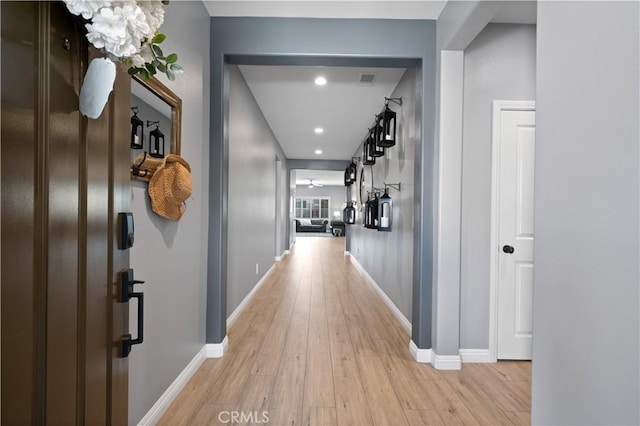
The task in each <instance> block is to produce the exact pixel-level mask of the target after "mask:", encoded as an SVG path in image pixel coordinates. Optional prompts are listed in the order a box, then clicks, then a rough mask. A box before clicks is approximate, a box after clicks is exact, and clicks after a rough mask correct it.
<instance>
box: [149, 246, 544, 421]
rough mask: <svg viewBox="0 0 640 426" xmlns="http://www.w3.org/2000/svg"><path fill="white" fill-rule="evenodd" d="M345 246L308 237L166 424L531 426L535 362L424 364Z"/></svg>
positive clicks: (278, 269)
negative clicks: (238, 415) (241, 417)
mask: <svg viewBox="0 0 640 426" xmlns="http://www.w3.org/2000/svg"><path fill="white" fill-rule="evenodd" d="M343 244H344V240H343V239H342V238H299V239H298V241H297V242H296V245H295V248H294V250H292V252H291V255H289V256H288V257H287V258H285V259H284V260H283V261H282V262H279V263H278V264H277V266H276V269H275V271H274V273H272V275H271V276H270V277H269V279H268V280H267V281H266V282H265V283H264V285H263V287H262V288H261V289H260V290H259V291H258V292H257V293H256V296H255V297H254V299H253V300H252V302H251V303H250V304H249V305H248V307H247V308H246V309H245V311H244V312H243V313H242V314H241V315H240V317H239V318H238V320H237V321H236V322H235V324H234V325H233V326H232V327H231V329H230V330H229V350H228V352H227V353H226V354H225V355H224V357H223V358H220V359H208V360H206V361H205V362H204V364H203V365H202V367H201V368H200V370H199V371H198V372H197V373H196V374H195V375H194V377H193V378H192V379H191V381H190V382H189V383H188V384H187V385H186V387H185V388H184V390H183V391H182V393H181V394H180V395H179V396H178V398H177V399H176V400H175V401H174V403H173V404H172V405H171V407H170V408H169V409H168V410H167V412H166V413H165V415H164V417H163V418H162V421H161V422H160V424H162V425H205V424H207V425H209V424H237V423H232V422H229V423H222V422H221V420H222V421H228V419H229V416H230V415H231V414H230V413H231V412H232V411H238V412H244V413H245V414H246V415H250V414H251V413H253V416H254V417H253V419H254V423H255V424H269V425H302V424H304V425H316V424H317V425H406V424H410V425H454V424H455V425H475V424H483V425H510V424H529V423H530V414H529V413H530V400H531V392H530V388H531V385H530V377H531V365H530V363H529V362H499V363H497V364H464V365H463V368H462V370H461V371H438V370H435V369H434V368H433V367H431V365H429V364H418V363H416V362H415V361H414V360H413V359H412V357H411V355H410V354H409V349H408V347H409V336H408V335H407V334H406V332H405V331H404V329H403V328H402V326H401V325H400V323H399V322H398V321H397V320H396V319H395V317H393V315H392V314H391V312H390V311H389V309H388V308H387V307H386V306H385V305H384V303H383V302H382V300H381V299H380V298H379V296H378V295H377V294H376V293H375V292H374V291H373V290H372V289H371V288H370V287H369V286H368V284H367V283H366V281H365V280H364V279H363V278H362V277H361V276H360V274H359V273H358V272H357V271H356V270H355V269H354V267H353V266H351V264H350V262H349V258H348V257H347V258H345V257H344V254H343V250H344V249H343ZM226 412H229V413H226ZM263 412H267V414H266V416H267V417H268V419H269V421H268V423H265V421H264V420H266V419H265V418H262V413H263ZM221 413H222V414H221ZM245 419H246V417H245ZM245 422H246V420H245ZM240 424H242V422H240ZM245 424H246V423H245Z"/></svg>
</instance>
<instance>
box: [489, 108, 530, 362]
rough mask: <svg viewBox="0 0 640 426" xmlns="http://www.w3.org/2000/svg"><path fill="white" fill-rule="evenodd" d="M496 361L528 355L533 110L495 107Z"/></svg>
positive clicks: (522, 357)
mask: <svg viewBox="0 0 640 426" xmlns="http://www.w3.org/2000/svg"><path fill="white" fill-rule="evenodd" d="M499 141H500V147H499V163H498V164H499V185H498V187H499V189H498V191H499V205H498V243H499V247H496V249H498V250H499V254H498V274H497V278H498V345H497V357H498V358H499V359H531V345H532V337H533V330H532V329H533V309H532V304H533V239H534V230H533V202H534V200H533V182H534V180H533V171H534V152H535V111H531V110H529V111H520V110H501V111H500V139H499Z"/></svg>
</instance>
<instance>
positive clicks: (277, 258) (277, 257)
mask: <svg viewBox="0 0 640 426" xmlns="http://www.w3.org/2000/svg"><path fill="white" fill-rule="evenodd" d="M288 254H289V250H285V251H283V252H282V254H281V255H280V256H276V257H275V258H274V259H275V260H276V262H280V261H281V260H282V259H284V258H285V257H287V255H288Z"/></svg>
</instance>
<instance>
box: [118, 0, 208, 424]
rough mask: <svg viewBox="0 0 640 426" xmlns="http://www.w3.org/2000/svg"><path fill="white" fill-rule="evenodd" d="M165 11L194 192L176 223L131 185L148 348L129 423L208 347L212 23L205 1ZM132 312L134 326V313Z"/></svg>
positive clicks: (141, 353)
mask: <svg viewBox="0 0 640 426" xmlns="http://www.w3.org/2000/svg"><path fill="white" fill-rule="evenodd" d="M166 11H167V13H166V20H165V23H164V25H163V26H162V31H163V32H164V33H166V34H167V40H166V41H165V42H164V43H163V49H165V51H172V52H176V53H178V56H179V63H180V64H181V65H183V66H184V68H185V70H186V71H185V74H183V75H180V76H178V78H177V79H176V81H175V82H170V81H167V80H166V79H163V78H162V77H161V78H160V79H161V80H162V81H163V82H164V83H165V84H166V85H167V86H168V87H169V88H170V89H171V90H173V91H174V92H175V93H176V94H177V95H178V96H179V97H181V98H182V101H183V104H182V105H183V114H182V156H183V157H184V158H185V159H186V160H187V161H188V162H189V164H190V165H191V177H192V180H193V194H192V196H191V198H190V199H189V200H188V201H187V210H186V212H185V214H184V216H183V217H182V219H180V221H179V222H177V223H176V222H172V221H169V220H166V219H162V218H160V217H159V216H157V215H156V214H155V213H153V212H152V211H151V209H150V207H149V201H148V196H147V191H146V189H147V185H146V184H145V183H141V182H132V190H131V197H132V202H131V208H132V211H133V213H134V215H135V225H136V241H135V245H134V246H133V248H132V249H131V267H132V268H134V270H135V276H136V278H137V279H141V280H145V281H146V282H145V284H143V285H142V286H141V287H140V288H141V289H142V290H143V291H144V293H145V324H144V325H145V335H144V343H143V344H142V345H138V346H135V347H134V348H133V351H132V352H131V355H130V357H129V360H130V361H129V423H130V424H136V423H137V422H138V421H139V420H140V419H141V418H142V417H143V416H144V415H145V414H146V413H147V411H148V410H149V409H150V408H151V407H152V406H153V404H154V403H155V402H156V401H157V400H158V398H159V397H160V396H161V395H162V393H163V392H164V391H165V390H166V389H167V387H169V385H170V384H171V383H172V382H173V381H174V380H175V378H176V377H177V376H178V374H179V373H180V372H181V371H182V370H183V369H184V367H186V365H187V364H188V363H189V361H191V359H193V357H194V355H195V354H196V353H197V352H198V351H199V350H200V349H202V347H203V345H204V342H205V299H206V262H207V241H206V235H207V219H208V216H207V205H208V182H209V180H208V169H209V165H208V163H209V161H208V153H209V150H208V136H209V126H208V124H209V96H208V94H209V38H208V35H209V18H208V16H207V11H206V9H205V8H204V6H203V5H202V3H201V2H172V3H171V4H170V5H169V6H167V7H166ZM131 312H132V315H131V319H132V320H135V319H136V318H137V313H136V312H137V310H136V308H132V311H131ZM131 329H132V330H135V326H134V325H133V324H132V327H131ZM134 333H135V331H134Z"/></svg>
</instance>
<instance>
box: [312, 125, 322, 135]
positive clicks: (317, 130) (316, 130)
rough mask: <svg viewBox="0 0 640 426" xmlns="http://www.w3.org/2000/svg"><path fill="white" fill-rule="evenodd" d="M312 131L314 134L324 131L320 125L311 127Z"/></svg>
mask: <svg viewBox="0 0 640 426" xmlns="http://www.w3.org/2000/svg"><path fill="white" fill-rule="evenodd" d="M313 131H314V132H316V134H318V135H319V134H320V133H324V129H323V128H322V127H316V128H315V129H313Z"/></svg>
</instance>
